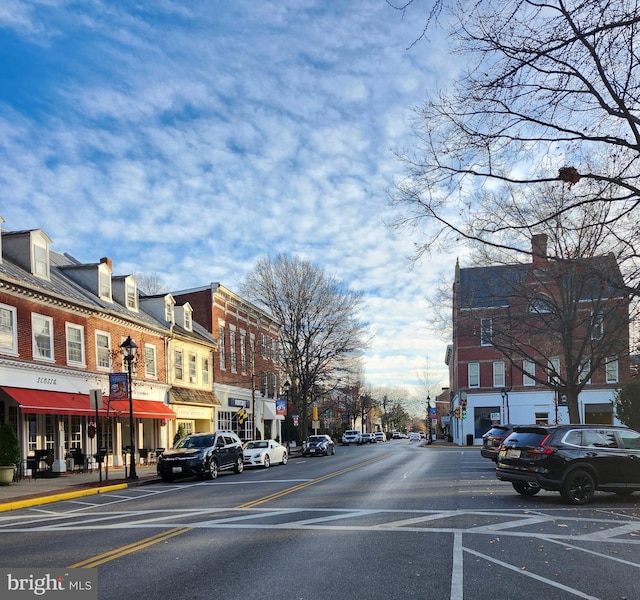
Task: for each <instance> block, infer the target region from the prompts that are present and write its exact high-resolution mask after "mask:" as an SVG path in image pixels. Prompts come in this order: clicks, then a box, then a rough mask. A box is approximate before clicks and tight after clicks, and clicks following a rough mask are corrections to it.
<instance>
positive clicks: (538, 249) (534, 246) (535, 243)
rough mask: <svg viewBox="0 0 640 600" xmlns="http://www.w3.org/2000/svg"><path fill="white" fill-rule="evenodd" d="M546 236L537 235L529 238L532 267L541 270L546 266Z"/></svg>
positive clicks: (542, 234)
mask: <svg viewBox="0 0 640 600" xmlns="http://www.w3.org/2000/svg"><path fill="white" fill-rule="evenodd" d="M547 239H548V237H547V234H546V233H537V234H535V235H532V236H531V254H532V256H533V266H534V267H538V268H542V267H544V266H545V265H546V264H547Z"/></svg>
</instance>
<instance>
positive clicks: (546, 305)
mask: <svg viewBox="0 0 640 600" xmlns="http://www.w3.org/2000/svg"><path fill="white" fill-rule="evenodd" d="M551 306H552V304H551V302H550V301H549V299H548V298H545V297H544V296H541V297H539V298H534V299H533V300H532V301H531V304H529V311H530V312H534V313H538V314H540V315H542V314H545V313H550V312H551Z"/></svg>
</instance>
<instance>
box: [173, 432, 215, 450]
mask: <svg viewBox="0 0 640 600" xmlns="http://www.w3.org/2000/svg"><path fill="white" fill-rule="evenodd" d="M209 446H213V437H212V436H210V435H203V436H198V437H186V438H182V439H181V440H180V441H179V442H178V443H177V444H176V446H175V447H176V448H208V447H209Z"/></svg>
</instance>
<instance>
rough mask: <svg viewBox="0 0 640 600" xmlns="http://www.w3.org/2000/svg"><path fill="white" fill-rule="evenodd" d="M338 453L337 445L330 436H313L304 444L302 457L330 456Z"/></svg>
mask: <svg viewBox="0 0 640 600" xmlns="http://www.w3.org/2000/svg"><path fill="white" fill-rule="evenodd" d="M335 453H336V445H335V444H334V443H333V440H332V439H331V438H330V437H329V436H328V435H311V436H309V437H308V438H307V441H306V442H304V444H302V456H329V454H335Z"/></svg>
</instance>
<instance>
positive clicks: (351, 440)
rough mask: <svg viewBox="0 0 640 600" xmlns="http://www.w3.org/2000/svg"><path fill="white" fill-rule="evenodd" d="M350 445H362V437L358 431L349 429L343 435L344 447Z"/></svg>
mask: <svg viewBox="0 0 640 600" xmlns="http://www.w3.org/2000/svg"><path fill="white" fill-rule="evenodd" d="M349 444H357V445H358V446H359V445H360V444H362V436H361V435H360V432H359V431H358V430H357V429H347V430H346V431H345V432H344V433H343V434H342V445H343V446H348V445H349Z"/></svg>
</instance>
